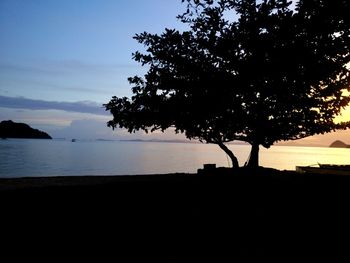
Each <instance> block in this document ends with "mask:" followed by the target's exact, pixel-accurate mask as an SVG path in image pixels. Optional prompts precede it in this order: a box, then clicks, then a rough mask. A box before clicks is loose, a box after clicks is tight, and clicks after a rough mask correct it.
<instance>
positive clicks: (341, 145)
mask: <svg viewBox="0 0 350 263" xmlns="http://www.w3.org/2000/svg"><path fill="white" fill-rule="evenodd" d="M329 147H332V148H350V145H349V144H346V143H344V142H342V141H339V140H338V141H334V142H333V143H332V144H331V145H329Z"/></svg>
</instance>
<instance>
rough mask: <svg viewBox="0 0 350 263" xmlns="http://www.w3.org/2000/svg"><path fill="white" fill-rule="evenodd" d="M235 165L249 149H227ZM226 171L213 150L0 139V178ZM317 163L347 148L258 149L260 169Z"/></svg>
mask: <svg viewBox="0 0 350 263" xmlns="http://www.w3.org/2000/svg"><path fill="white" fill-rule="evenodd" d="M229 148H230V149H231V150H232V151H233V152H234V154H235V155H236V156H237V158H238V160H239V163H240V165H244V163H245V162H246V160H247V159H248V156H249V152H250V146H249V145H235V144H231V145H229ZM207 163H211V164H216V166H217V167H230V160H229V159H228V157H227V156H226V154H225V153H224V152H223V151H222V150H221V149H220V148H219V147H218V146H217V145H211V144H200V143H178V142H177V143H174V142H145V141H142V142H138V141H79V140H77V141H75V142H72V141H69V140H59V139H54V140H31V139H7V140H0V177H1V178H17V177H39V176H82V175H138V174H167V173H195V172H196V171H197V169H198V168H202V167H203V164H207ZM317 163H327V164H328V163H331V164H350V149H343V148H326V147H324V148H322V147H300V146H273V147H271V148H270V149H265V148H261V150H260V165H261V166H264V167H270V168H276V169H279V170H295V167H296V166H308V165H316V164H317Z"/></svg>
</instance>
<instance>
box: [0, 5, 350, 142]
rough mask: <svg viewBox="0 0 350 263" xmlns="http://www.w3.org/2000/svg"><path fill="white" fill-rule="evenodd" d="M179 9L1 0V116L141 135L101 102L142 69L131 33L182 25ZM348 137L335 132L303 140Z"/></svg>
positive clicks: (126, 91)
mask: <svg viewBox="0 0 350 263" xmlns="http://www.w3.org/2000/svg"><path fill="white" fill-rule="evenodd" d="M185 9H186V6H185V4H182V3H181V0H0V121H1V120H7V119H12V120H14V121H17V122H25V123H28V124H30V125H31V126H33V127H35V128H39V129H43V130H45V131H47V132H49V133H50V134H51V135H52V136H53V137H66V138H68V139H69V138H77V137H78V138H83V139H84V138H88V139H92V138H109V139H111V138H114V139H118V138H131V137H132V138H135V137H137V138H140V137H142V138H143V136H144V135H143V134H141V133H139V134H134V135H128V134H127V133H126V132H125V131H122V130H117V131H114V132H113V131H112V130H111V129H109V128H107V127H106V122H107V121H108V120H109V119H110V118H111V116H110V115H109V114H108V113H106V112H104V111H103V109H102V104H103V103H107V102H108V101H109V100H110V98H111V97H112V96H113V95H116V96H130V95H131V92H130V86H129V84H128V82H127V78H128V77H130V76H134V75H143V74H144V73H145V72H146V71H145V70H146V69H144V68H142V67H141V66H140V65H139V64H137V63H136V62H134V61H133V60H132V53H133V52H135V51H137V50H141V51H142V50H143V47H142V46H141V45H139V44H138V43H137V42H136V41H135V40H134V39H132V37H133V36H134V35H135V34H136V33H141V32H143V31H147V32H151V33H161V32H162V31H163V30H164V28H166V27H168V28H177V29H180V30H181V29H184V26H183V25H182V24H181V23H180V22H179V21H178V20H177V19H176V16H177V15H178V14H181V13H183V11H185ZM348 115H350V114H349V112H348ZM349 118H350V116H349ZM151 137H153V138H154V137H155V138H160V139H179V138H180V139H183V138H184V137H183V136H182V137H181V136H180V137H179V136H175V135H174V134H173V133H171V132H170V133H167V134H166V135H161V134H153V135H151ZM348 138H350V133H349V132H342V133H337V134H331V135H327V136H323V137H322V136H316V137H311V138H309V139H307V140H306V141H305V142H306V144H314V145H319V144H322V143H323V144H328V143H329V142H331V141H332V140H334V139H343V140H344V141H346V142H348V143H350V140H349V139H348Z"/></svg>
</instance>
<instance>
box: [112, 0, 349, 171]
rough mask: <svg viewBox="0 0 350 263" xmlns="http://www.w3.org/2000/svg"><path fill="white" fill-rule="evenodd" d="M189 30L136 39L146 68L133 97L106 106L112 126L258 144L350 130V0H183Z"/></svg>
mask: <svg viewBox="0 0 350 263" xmlns="http://www.w3.org/2000/svg"><path fill="white" fill-rule="evenodd" d="M182 2H186V3H187V7H188V8H187V11H186V12H185V13H184V14H182V15H179V16H178V19H180V20H181V21H182V22H183V23H186V24H187V25H188V26H189V30H187V31H184V32H180V31H178V30H175V29H165V31H164V32H163V33H162V34H161V35H157V34H150V33H147V32H144V33H141V34H137V35H136V36H135V37H134V38H135V39H136V40H137V41H138V42H139V43H141V44H143V45H145V46H146V47H147V50H146V53H145V54H142V53H140V52H136V53H134V55H133V57H134V59H135V60H136V61H137V62H140V63H141V64H142V65H143V66H148V67H149V69H148V72H147V74H146V75H145V76H144V77H139V76H135V77H132V78H129V82H130V83H131V85H132V92H133V96H132V97H131V98H125V97H124V98H118V97H113V98H112V100H111V101H110V102H109V103H108V104H105V107H106V110H109V111H110V112H111V113H112V114H113V120H111V121H110V122H109V123H108V125H109V126H111V127H113V128H114V127H117V126H119V127H121V128H126V129H128V131H129V132H134V131H136V130H140V129H141V130H145V131H146V132H148V131H150V132H153V131H155V130H161V131H164V130H166V129H168V128H170V127H174V128H175V130H176V132H181V133H185V135H186V137H187V138H190V139H199V140H200V141H204V142H207V143H216V144H218V145H219V146H220V147H221V148H222V149H223V150H224V151H225V152H226V153H227V154H229V156H230V157H231V159H232V162H233V165H234V166H238V162H237V159H236V158H235V156H234V155H233V153H232V152H231V151H230V150H229V149H228V148H227V147H226V146H225V143H227V142H230V141H233V140H240V141H245V142H248V143H250V144H251V145H252V153H251V160H250V162H249V164H250V165H253V166H254V165H258V150H259V145H262V146H264V147H267V148H268V147H270V146H271V145H273V144H274V143H275V142H277V141H281V140H295V139H300V138H304V137H307V136H311V135H314V134H322V133H326V132H330V131H334V130H336V129H344V128H346V127H348V126H349V123H340V124H339V123H338V124H337V123H335V122H334V117H335V116H337V115H339V113H340V111H341V110H342V109H343V108H344V107H346V106H347V105H348V104H349V101H350V98H349V96H346V95H345V93H344V91H345V90H346V89H348V90H349V87H350V73H349V68H348V67H347V65H349V64H348V63H349V61H350V47H349V43H350V21H349V15H348V14H349V13H350V8H349V3H348V2H349V1H347V0H321V1H319V0H317V1H316V0H300V1H297V3H296V6H295V7H294V8H293V7H292V5H291V2H288V1H287V0H262V1H256V0H217V1H213V0H187V1H186V0H182Z"/></svg>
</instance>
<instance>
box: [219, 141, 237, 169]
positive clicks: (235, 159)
mask: <svg viewBox="0 0 350 263" xmlns="http://www.w3.org/2000/svg"><path fill="white" fill-rule="evenodd" d="M218 145H219V147H220V148H221V149H222V150H224V152H225V153H226V154H227V155H228V156H229V157H230V159H231V163H232V168H238V167H239V164H238V160H237V158H236V156H235V155H234V154H233V152H232V151H231V150H230V149H229V148H227V146H226V145H225V144H223V143H222V142H219V143H218Z"/></svg>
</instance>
